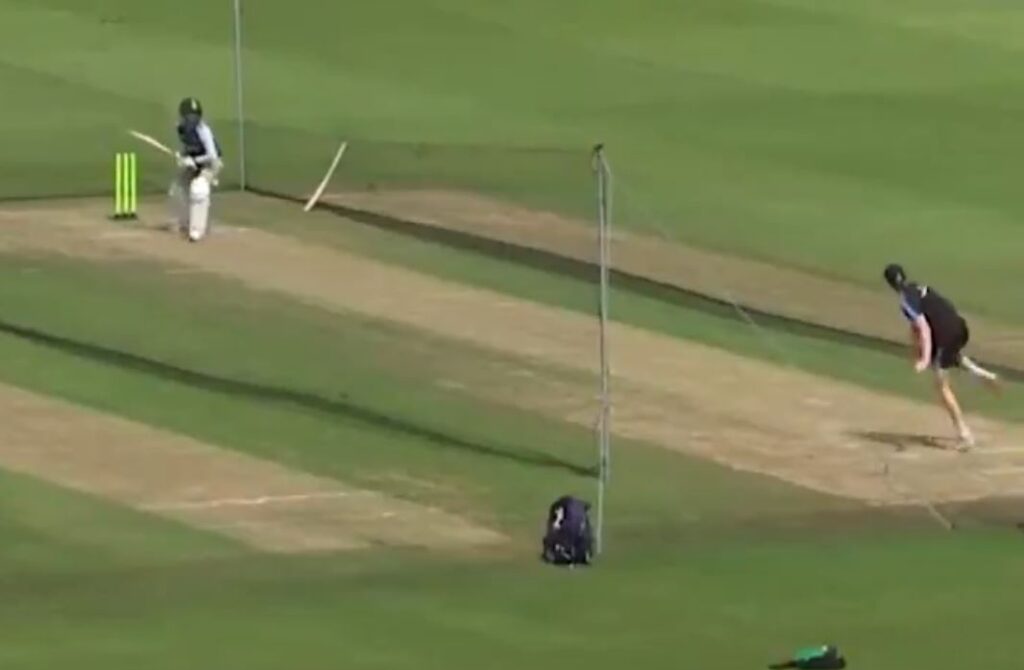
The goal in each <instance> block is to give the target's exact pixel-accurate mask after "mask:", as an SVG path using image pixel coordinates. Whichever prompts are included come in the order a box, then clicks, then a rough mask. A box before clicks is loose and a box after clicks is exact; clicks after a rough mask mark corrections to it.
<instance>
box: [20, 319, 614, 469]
mask: <svg viewBox="0 0 1024 670" xmlns="http://www.w3.org/2000/svg"><path fill="white" fill-rule="evenodd" d="M0 332H3V333H6V334H9V335H13V336H15V337H19V338H21V339H24V340H28V341H29V342H33V343H35V344H39V345H43V346H46V347H50V348H52V349H57V350H59V351H63V352H65V353H70V354H73V355H75V356H79V357H82V358H88V359H90V360H95V361H100V362H102V363H104V364H107V365H115V366H117V367H120V368H124V369H127V370H134V371H137V372H142V373H144V374H147V375H151V376H154V377H160V378H163V379H168V380H171V381H174V382H178V383H182V384H186V385H189V386H193V387H196V388H201V389H204V390H206V391H214V392H216V393H223V394H228V395H234V396H244V397H247V398H250V399H252V400H258V401H262V402H275V403H287V404H292V405H297V406H299V407H302V408H305V409H310V410H313V411H316V412H320V413H323V414H329V415H331V416H336V417H337V416H340V417H344V418H346V419H350V420H354V421H358V422H360V423H363V424H366V425H368V426H371V427H373V428H376V429H379V430H387V431H392V432H395V433H400V434H402V435H405V436H409V437H414V438H418V439H421V440H424V441H426V442H429V443H431V444H435V445H437V446H439V447H444V448H448V449H459V450H462V451H466V452H470V453H474V454H479V455H483V456H490V457H493V458H500V459H503V460H506V461H512V462H515V463H520V464H522V465H528V466H533V467H541V468H551V469H556V470H564V471H567V472H571V473H572V474H574V475H578V476H581V477H593V476H595V475H596V472H597V470H596V468H594V467H586V466H582V465H578V464H576V463H572V462H570V461H567V460H564V459H562V458H559V457H557V456H553V455H551V454H548V453H545V452H543V451H539V450H537V449H533V448H529V447H519V446H515V447H502V446H498V445H493V444H485V443H483V442H479V441H473V440H469V439H466V438H463V437H459V436H457V435H451V434H449V433H445V432H442V431H440V430H438V429H436V428H431V427H428V426H422V425H419V424H416V423H413V422H411V421H407V420H404V419H401V418H398V417H394V416H389V415H387V414H384V413H382V412H379V411H377V410H375V409H372V408H369V407H363V406H360V405H357V404H355V403H353V402H352V401H351V400H349V399H347V398H344V397H341V398H338V399H332V398H324V397H322V396H319V395H316V394H313V393H309V392H305V391H296V390H293V389H287V388H280V387H275V386H270V385H266V384H261V383H257V382H250V381H243V380H238V379H229V378H226V377H218V376H215V375H213V374H210V373H207V372H201V371H198V370H190V369H188V368H182V367H179V366H177V365H172V364H170V363H164V362H162V361H157V360H153V359H151V358H145V357H143V356H139V355H137V354H132V353H128V352H125V351H118V350H116V349H109V348H107V347H102V346H100V345H97V344H92V343H89V342H80V341H78V340H73V339H70V338H67V337H63V336H60V335H54V334H52V333H46V332H43V331H40V330H36V329H34V328H29V327H26V326H19V325H16V324H12V323H9V322H6V321H0Z"/></svg>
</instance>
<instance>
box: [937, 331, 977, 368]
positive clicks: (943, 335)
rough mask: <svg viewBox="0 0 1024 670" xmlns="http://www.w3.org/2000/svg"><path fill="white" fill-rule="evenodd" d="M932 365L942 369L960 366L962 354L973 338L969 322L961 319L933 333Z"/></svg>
mask: <svg viewBox="0 0 1024 670" xmlns="http://www.w3.org/2000/svg"><path fill="white" fill-rule="evenodd" d="M933 337H934V338H935V341H934V342H932V365H934V366H936V367H937V368H939V369H940V370H948V369H949V368H956V367H959V366H960V354H961V353H962V352H963V350H964V347H966V346H967V342H968V341H969V340H970V339H971V331H970V329H968V328H967V322H966V321H964V320H963V319H960V320H959V322H958V323H955V324H953V325H952V326H951V327H949V328H946V329H944V330H940V331H937V332H935V333H933Z"/></svg>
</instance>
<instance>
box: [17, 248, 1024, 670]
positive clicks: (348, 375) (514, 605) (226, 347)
mask: <svg viewBox="0 0 1024 670" xmlns="http://www.w3.org/2000/svg"><path fill="white" fill-rule="evenodd" d="M3 260H4V264H5V267H8V268H10V269H11V271H10V273H9V276H10V279H9V281H6V282H4V284H3V288H2V290H0V308H2V310H3V312H4V313H5V314H17V315H18V320H19V321H20V322H21V324H22V325H25V326H31V327H32V328H34V329H36V330H37V331H39V332H44V333H47V334H49V335H52V336H57V337H59V338H65V339H64V340H59V341H58V342H57V343H56V344H55V343H54V341H53V339H52V338H51V339H50V340H49V341H48V342H39V341H33V340H32V339H31V338H29V339H26V338H25V337H23V336H14V335H11V334H6V335H3V336H0V353H2V356H3V358H4V360H5V361H6V363H5V365H4V366H3V368H2V370H0V379H2V380H3V381H5V382H8V383H15V384H17V385H20V386H24V387H27V388H30V389H34V390H37V391H40V392H45V393H49V394H53V395H57V396H61V397H65V398H69V399H72V400H74V401H76V402H78V403H81V404H84V405H89V406H93V407H96V408H98V409H101V410H104V411H108V412H112V413H116V414H121V415H124V416H127V417H131V418H135V419H138V420H142V421H145V422H147V423H151V424H154V425H157V426H162V427H166V428H170V429H173V430H175V431H178V432H182V433H185V434H189V435H192V436H195V437H198V438H200V439H204V440H208V441H211V442H215V443H217V444H222V445H225V446H229V447H233V448H236V449H240V450H244V451H248V452H250V453H254V454H256V455H259V456H262V457H265V458H270V459H273V460H277V461H279V462H282V463H285V464H287V465H289V466H292V467H295V468H301V469H304V470H307V471H311V472H315V473H321V474H328V475H333V476H337V477H340V478H342V479H343V480H345V481H353V482H356V483H361V484H367V485H373V486H374V487H378V488H382V489H384V490H388V491H390V492H393V493H398V494H401V495H404V496H408V497H412V498H417V499H421V500H424V501H426V502H435V503H441V504H444V505H446V506H447V507H449V508H452V507H455V508H461V509H465V510H466V511H467V512H468V513H470V514H471V515H475V516H477V517H478V518H482V519H485V520H487V521H488V522H491V523H494V524H497V525H498V527H500V528H501V529H503V530H505V531H507V532H509V533H511V534H512V535H513V537H515V538H517V539H518V540H521V541H522V545H521V546H520V547H519V548H517V549H516V550H515V551H514V552H513V553H512V554H511V555H510V556H508V557H507V558H505V559H499V560H492V561H483V562H481V561H476V560H473V561H470V560H467V559H461V558H442V557H439V556H429V555H424V554H420V553H416V552H406V551H397V550H394V551H391V550H381V551H376V552H371V553H369V554H363V553H358V552H357V553H354V554H348V555H346V554H338V555H333V556H330V557H320V558H317V557H305V558H303V557H297V558H273V557H266V556H260V555H257V554H252V553H249V552H248V551H246V550H243V549H241V548H239V547H236V546H233V545H232V544H231V543H228V542H225V541H222V540H219V539H218V538H214V537H211V536H208V535H205V534H202V533H197V532H194V531H188V530H187V529H184V528H181V527H178V526H176V525H173V524H168V523H156V522H153V523H151V521H152V520H151V519H149V518H148V517H142V516H140V515H136V514H134V513H127V512H124V511H123V510H121V509H119V508H112V507H110V506H109V505H106V504H104V503H102V502H99V501H93V500H91V499H88V498H83V497H81V496H78V495H75V494H70V493H66V492H62V491H58V490H55V489H52V488H50V487H48V486H45V485H41V484H38V483H35V482H34V481H32V480H24V479H22V478H18V477H11V476H6V477H5V478H4V483H5V486H4V491H5V493H4V497H3V500H4V501H5V507H6V509H8V510H14V511H15V513H13V514H9V515H7V516H6V517H5V521H4V523H3V524H2V525H0V541H3V543H4V546H5V547H7V550H5V552H3V554H2V555H0V575H3V576H4V580H5V582H4V583H5V584H6V587H5V592H6V594H7V596H6V599H5V602H6V604H7V607H6V608H5V611H6V612H7V615H6V616H5V623H6V625H5V627H4V632H3V633H2V634H0V639H3V641H4V645H3V649H4V651H3V652H2V653H3V657H4V658H5V662H6V663H7V664H8V665H9V666H10V667H17V668H47V667H54V666H55V665H63V664H67V663H70V662H72V661H73V662H74V663H75V664H76V666H78V667H86V668H91V667H95V668H129V667H138V666H139V664H144V665H146V666H147V667H156V668H172V667H178V666H180V664H181V663H183V662H184V663H188V664H189V665H191V666H193V667H200V668H205V667H209V668H214V667H225V666H232V665H243V664H244V665H246V666H251V667H256V668H267V669H268V670H269V669H270V668H276V667H280V665H281V664H282V663H285V662H287V661H288V660H293V659H294V658H296V657H298V656H300V655H301V656H302V657H303V658H304V659H307V661H308V662H310V663H312V664H337V663H346V664H353V665H359V666H360V667H378V668H389V669H393V668H413V667H423V664H424V660H423V658H424V654H429V656H430V660H429V661H428V662H427V667H461V666H469V665H479V664H481V663H487V664H488V665H489V666H490V667H499V668H515V667H521V666H522V665H524V664H528V663H535V662H539V660H540V659H543V660H544V662H550V661H551V660H552V659H556V660H559V661H560V662H564V663H569V664H579V665H580V666H583V665H585V666H587V667H595V668H609V669H611V668H617V667H621V665H623V664H625V663H627V662H634V663H635V662H637V661H640V662H643V663H645V664H646V665H649V666H650V667H655V668H661V667H664V668H670V667H679V665H680V664H684V665H685V664H701V663H703V664H711V665H717V664H718V663H723V664H726V665H728V666H730V667H735V666H739V667H745V666H755V665H757V666H760V665H761V664H763V663H765V662H767V661H769V660H772V659H773V658H774V656H776V655H779V654H785V653H787V652H788V651H790V650H791V648H792V647H795V646H799V645H800V644H805V643H814V642H818V641H821V640H826V639H830V640H836V641H838V642H840V643H841V644H843V645H844V646H845V647H846V648H848V649H849V650H850V653H851V654H852V653H853V652H854V651H855V652H856V658H857V660H858V662H861V663H868V662H869V663H871V665H872V667H893V668H896V667H905V666H906V664H908V663H911V662H912V661H916V662H925V663H927V664H928V667H932V668H939V669H940V670H941V669H944V668H953V667H958V666H957V665H956V663H959V660H957V661H956V662H954V660H953V658H954V657H953V655H951V654H950V653H949V649H948V648H945V647H944V645H942V644H936V643H935V634H936V631H941V630H946V629H947V628H946V627H948V629H950V630H952V629H953V628H955V629H956V630H957V631H958V635H959V636H960V638H959V641H958V642H957V649H959V650H961V651H962V652H963V653H970V654H971V656H972V658H976V659H977V660H978V662H979V663H984V664H986V665H987V666H988V667H993V668H1007V669H1009V668H1012V667H1015V666H1014V664H1015V663H1016V658H1015V657H1012V655H1011V654H1010V652H1008V651H1006V650H1005V646H1004V645H1001V644H1000V642H1002V641H1004V640H1005V635H1007V629H1006V626H1007V625H1008V623H1007V622H1008V621H1011V620H1014V618H1015V616H1014V615H1015V614H1017V613H1019V603H1018V602H1017V600H1016V599H1014V598H1013V597H1012V595H1010V594H1011V591H1012V590H1007V589H1006V588H1005V584H1006V583H1007V581H1009V580H1012V579H1014V578H1015V577H1016V576H1017V575H1018V573H1019V568H1018V561H1017V559H1016V556H1017V547H1018V546H1019V539H1018V538H1017V537H1016V535H1015V534H1014V533H1010V532H1004V531H998V530H985V529H975V530H965V531H962V532H959V533H953V534H949V533H945V532H943V531H941V530H938V529H937V528H936V527H935V526H933V525H929V523H928V522H927V519H925V518H923V517H922V516H917V517H916V520H914V519H908V520H905V521H900V520H899V519H898V518H896V517H890V518H888V521H889V522H888V523H886V519H887V517H883V516H879V515H878V513H877V512H874V513H866V512H863V511H858V510H857V509H856V508H855V507H851V506H850V505H849V504H847V503H842V502H839V501H832V500H830V499H829V498H827V497H824V496H820V495H816V494H812V493H809V492H806V491H802V490H799V489H796V488H793V487H790V486H788V485H785V484H781V483H779V482H776V481H773V480H770V479H766V478H762V477H757V476H751V475H742V474H739V473H735V472H731V471H727V470H725V469H723V468H720V467H717V466H713V465H710V464H708V463H704V462H701V461H699V460H694V459H689V458H685V457H682V456H680V455H678V454H670V453H666V452H664V451H662V450H660V449H654V448H649V447H645V446H644V445H640V444H630V443H628V442H626V441H618V442H617V451H616V453H617V455H616V472H617V473H618V474H617V475H616V479H615V487H614V489H613V492H614V498H613V500H614V505H613V507H612V508H611V509H612V510H613V512H612V515H611V517H610V519H609V522H610V530H609V533H610V539H611V541H612V543H613V544H612V545H611V546H612V547H613V550H612V551H610V553H609V554H608V555H607V557H606V559H605V560H604V561H603V562H602V565H601V567H600V568H598V569H596V570H594V571H593V572H579V573H576V574H573V575H567V574H563V573H560V572H556V571H553V570H550V569H546V568H544V567H542V566H540V565H539V563H538V562H537V561H536V558H535V556H534V543H535V542H536V533H537V524H538V512H539V511H542V510H543V505H544V504H545V503H546V502H548V500H549V498H550V497H551V494H552V491H561V490H573V489H575V490H580V491H581V492H586V491H587V490H588V489H589V487H590V486H591V485H592V483H591V482H590V480H588V479H586V478H585V477H582V476H581V475H579V474H575V473H573V472H571V471H569V470H566V469H563V468H561V467H548V466H545V465H543V464H541V463H537V462H531V461H530V460H529V456H530V451H529V450H530V448H531V447H533V448H536V449H539V450H540V451H541V453H542V455H547V456H550V457H553V458H557V459H561V460H564V461H566V462H568V463H584V464H585V463H587V462H588V460H589V459H590V454H591V453H592V452H591V450H592V440H591V438H590V436H589V434H588V433H587V432H585V431H578V430H575V429H571V428H568V427H566V426H563V425H561V424H557V423H552V422H548V421H544V420H542V419H539V418H537V417H534V416H533V415H530V414H526V413H518V412H512V411H510V410H508V409H507V408H502V407H498V406H493V405H488V404H487V403H484V402H481V401H479V400H477V399H475V398H473V397H472V396H471V395H465V394H460V393H458V392H452V391H445V390H439V389H437V388H436V387H435V386H434V385H433V384H432V383H431V381H432V379H433V377H432V372H434V370H433V368H432V366H434V365H436V364H437V363H438V361H440V362H442V363H443V359H444V357H446V356H460V357H467V356H468V357H470V358H473V357H478V363H477V364H479V365H484V364H486V363H487V360H486V357H487V356H488V355H489V354H484V353H483V352H474V351H473V350H471V349H470V350H467V349H465V348H462V347H460V348H459V349H458V350H456V349H450V348H446V346H445V343H444V341H434V342H429V349H430V351H432V352H433V356H435V357H436V358H437V359H438V360H435V361H430V360H424V357H423V347H424V343H423V341H422V339H421V335H419V334H416V335H415V336H413V334H412V333H406V332H403V331H401V330H396V329H394V328H392V327H389V326H385V325H382V324H376V323H374V322H366V321H362V320H359V319H355V318H342V317H340V316H335V315H330V314H326V313H323V312H320V311H318V310H316V309H312V308H306V307H299V306H296V305H294V304H292V303H289V302H287V301H283V300H281V299H279V298H276V297H273V296H270V295H263V294H258V293H252V292H249V291H246V290H243V289H241V288H240V287H237V286H235V285H233V284H231V283H230V282H223V281H218V280H214V279H211V278H209V277H204V276H196V275H166V274H164V273H160V272H154V268H153V267H151V266H146V265H142V264H138V263H125V264H117V263H105V264H103V265H96V264H91V263H88V262H81V261H71V260H68V259H62V258H57V257H32V258H25V257H19V256H13V255H6V256H5V257H4V259H3ZM186 295H187V296H189V298H190V299H188V300H183V299H182V296H186ZM96 314H104V315H105V318H103V319H97V318H95V315H96ZM186 334H187V335H186ZM241 334H244V336H242V335H241ZM68 340H73V342H68ZM111 351H121V352H128V353H132V354H134V355H135V357H136V358H137V359H146V360H147V361H149V363H148V364H138V363H136V364H133V365H125V364H124V363H123V360H124V359H123V358H122V357H115V356H111V355H110V353H109V352H111ZM463 362H466V361H463ZM470 364H472V361H470ZM175 368H177V369H181V368H187V369H190V370H195V371H200V372H201V373H202V374H203V375H204V377H205V378H219V379H222V380H224V379H235V380H244V381H250V382H258V383H260V384H261V385H264V386H270V385H274V386H279V387H282V388H287V389H292V390H296V391H301V392H304V393H310V394H316V395H319V396H324V397H330V398H335V399H339V400H346V401H347V402H348V403H349V404H350V405H354V404H358V406H359V407H360V408H361V409H362V410H364V412H363V414H361V415H360V416H365V415H366V412H370V413H373V412H387V414H388V416H389V417H390V418H391V419H392V420H393V422H395V423H397V424H399V425H402V426H406V427H420V428H431V429H432V430H433V431H434V432H435V433H436V434H437V435H440V436H442V439H441V440H440V442H439V440H438V439H433V440H425V439H420V438H417V437H416V436H415V435H413V434H407V435H403V434H401V431H396V430H394V428H389V427H387V426H382V425H375V424H373V423H372V422H369V423H368V422H366V421H365V420H361V419H356V418H354V417H353V416H350V415H347V414H346V413H345V412H339V413H337V414H333V413H330V412H324V411H321V410H313V409H311V408H309V407H306V406H303V404H302V403H287V402H286V403H280V402H274V401H269V400H262V401H261V400H259V399H255V398H252V397H248V396H246V395H245V394H240V393H235V392H232V390H231V388H230V387H225V386H223V385H221V386H219V387H216V388H210V387H208V385H206V384H204V383H200V382H197V381H196V380H195V378H193V377H188V376H179V375H176V374H175V373H173V369H175ZM398 389H402V390H403V392H409V391H414V392H415V402H412V401H411V400H410V402H403V401H402V399H401V398H400V397H398V396H397V395H396V393H397V392H398ZM454 438H458V441H459V442H460V443H462V444H465V443H473V442H476V441H481V442H483V443H484V444H486V445H488V446H490V447H491V448H492V449H493V450H494V451H492V452H490V453H473V452H472V451H467V450H464V449H454V450H452V449H448V448H445V447H444V439H449V440H452V441H454ZM506 448H507V449H508V453H510V454H512V455H519V456H522V457H526V458H520V459H516V458H507V457H503V456H502V455H501V453H494V452H495V451H497V452H500V451H501V450H503V449H506ZM389 474H390V475H402V476H392V477H388V476H387V475H389ZM428 480H429V481H433V482H439V483H441V484H443V485H444V487H441V488H421V487H418V486H417V485H416V484H415V482H417V481H428ZM982 566H984V569H982ZM880 600H882V601H884V603H885V607H884V609H882V610H881V611H879V609H878V607H879V606H878V603H879V601H880ZM54 611H59V612H61V616H60V617H54V616H53V612H54ZM627 613H628V614H627ZM766 613H770V617H771V621H772V623H771V625H765V621H766V619H765V617H766V616H768V614H766ZM894 632H898V633H899V634H898V635H895V634H894ZM53 639H60V640H61V644H60V645H54V644H53V643H52V640H53ZM496 652H499V653H496Z"/></svg>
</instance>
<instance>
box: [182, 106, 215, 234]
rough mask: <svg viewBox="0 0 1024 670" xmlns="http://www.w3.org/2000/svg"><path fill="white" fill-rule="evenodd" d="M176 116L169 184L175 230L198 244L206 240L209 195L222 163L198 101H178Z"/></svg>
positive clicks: (208, 219) (208, 218)
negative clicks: (172, 172)
mask: <svg viewBox="0 0 1024 670" xmlns="http://www.w3.org/2000/svg"><path fill="white" fill-rule="evenodd" d="M178 116H179V121H178V126H177V131H178V139H179V140H180V141H181V151H180V152H178V154H177V156H176V158H177V161H178V172H177V174H176V175H175V179H174V182H173V183H172V184H171V197H172V198H173V199H174V200H175V202H176V204H177V219H178V231H179V232H180V233H182V234H185V233H187V234H188V239H189V241H190V242H198V241H200V240H201V239H203V238H204V237H206V232H207V230H208V228H209V221H210V194H211V192H212V190H213V187H214V186H216V185H217V175H218V174H219V173H220V170H221V168H222V167H223V162H222V160H221V152H220V145H219V144H218V143H217V139H216V138H215V137H214V135H213V130H211V129H210V126H209V125H207V123H206V121H204V120H203V106H202V105H201V104H199V101H198V100H196V99H195V98H185V99H184V100H182V101H181V104H180V105H179V106H178Z"/></svg>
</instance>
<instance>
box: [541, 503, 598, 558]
mask: <svg viewBox="0 0 1024 670" xmlns="http://www.w3.org/2000/svg"><path fill="white" fill-rule="evenodd" d="M541 545H542V550H543V551H542V553H541V559H542V560H543V561H544V562H545V563H551V564H552V565H568V566H574V565H590V562H591V560H592V559H593V553H594V533H593V528H592V527H591V524H590V503H588V502H586V501H583V500H580V499H579V498H574V497H572V496H562V497H561V498H559V499H558V500H556V501H555V502H553V503H552V504H551V507H550V508H548V521H547V528H546V531H545V533H544V540H543V541H542V543H541Z"/></svg>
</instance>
